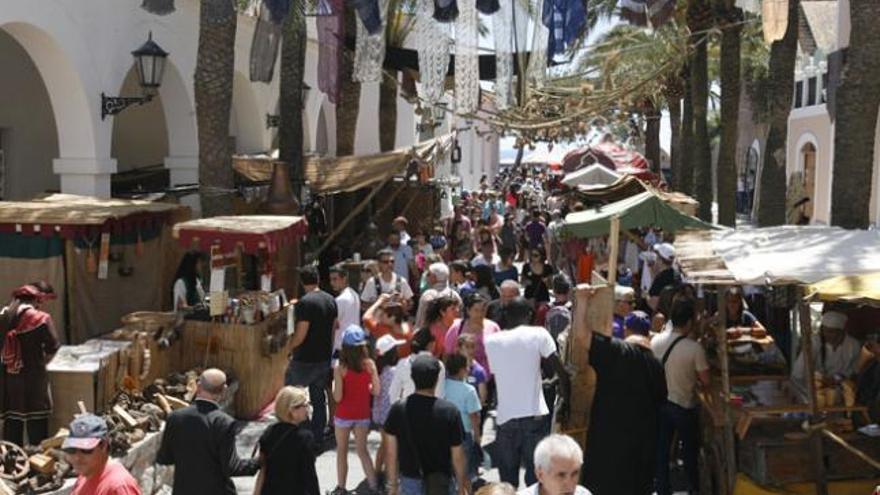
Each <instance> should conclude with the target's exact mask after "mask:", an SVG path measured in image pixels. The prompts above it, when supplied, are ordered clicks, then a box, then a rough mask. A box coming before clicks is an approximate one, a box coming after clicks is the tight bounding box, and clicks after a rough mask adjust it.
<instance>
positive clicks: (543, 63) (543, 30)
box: [526, 0, 550, 88]
mask: <svg viewBox="0 0 880 495" xmlns="http://www.w3.org/2000/svg"><path fill="white" fill-rule="evenodd" d="M531 5H532V9H531V16H530V17H531V19H530V21H531V23H532V53H531V56H530V57H529V65H528V68H527V69H526V77H527V79H528V81H529V82H531V83H533V84H534V85H535V86H537V87H539V88H540V87H542V86H544V81H545V80H546V78H547V40H548V38H549V37H550V31H549V30H548V29H547V26H545V25H544V23H543V22H541V13H542V12H543V11H544V0H532V2H531Z"/></svg>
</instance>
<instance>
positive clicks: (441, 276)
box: [416, 262, 461, 328]
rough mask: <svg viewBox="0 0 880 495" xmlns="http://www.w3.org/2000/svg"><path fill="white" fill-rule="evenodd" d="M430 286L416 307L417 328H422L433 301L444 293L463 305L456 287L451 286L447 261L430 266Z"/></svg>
mask: <svg viewBox="0 0 880 495" xmlns="http://www.w3.org/2000/svg"><path fill="white" fill-rule="evenodd" d="M427 277H428V286H429V287H430V288H429V289H427V290H426V291H425V292H422V295H421V297H419V307H418V309H416V328H422V327H423V326H425V324H426V323H427V321H425V320H426V316H427V314H428V307H429V306H430V305H431V301H433V300H434V299H437V298H438V297H440V296H443V295H449V296H452V297H454V298H455V299H456V300H457V301H458V305H459V306H461V296H459V295H458V292H455V289H453V288H452V287H450V286H449V266H447V265H446V263H442V262H438V263H432V264H431V265H430V266H428V276H427Z"/></svg>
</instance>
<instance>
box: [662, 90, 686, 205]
mask: <svg viewBox="0 0 880 495" xmlns="http://www.w3.org/2000/svg"><path fill="white" fill-rule="evenodd" d="M684 90H685V88H684V80H683V79H682V77H681V75H680V74H673V75H671V76H669V77H667V78H666V81H665V82H664V90H663V98H664V99H666V105H667V108H668V109H669V129H670V139H669V162H670V163H669V164H670V166H671V167H672V187H673V189H675V190H676V191H682V190H683V188H682V185H681V177H682V172H683V170H682V163H683V162H684V160H683V159H682V153H683V151H682V147H681V144H682V143H681V132H682V131H681V127H682V122H681V117H682V115H681V98H682V96H684Z"/></svg>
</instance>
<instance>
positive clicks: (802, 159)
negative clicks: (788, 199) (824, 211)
mask: <svg viewBox="0 0 880 495" xmlns="http://www.w3.org/2000/svg"><path fill="white" fill-rule="evenodd" d="M795 153H797V159H796V160H795V169H794V171H795V172H797V173H800V174H801V177H802V181H803V192H804V195H806V197H808V198H810V202H809V204H807V205H806V206H805V209H806V211H807V212H809V216H810V218H813V217H814V216H815V207H816V201H817V198H816V191H817V187H816V184H817V181H816V166H817V163H816V159H817V157H818V153H819V140H818V139H817V138H816V136H815V135H814V134H813V133H811V132H805V133H804V134H801V136H800V137H799V138H798V141H797V146H796V147H795Z"/></svg>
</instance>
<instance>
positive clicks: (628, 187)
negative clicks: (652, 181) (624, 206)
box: [575, 175, 700, 216]
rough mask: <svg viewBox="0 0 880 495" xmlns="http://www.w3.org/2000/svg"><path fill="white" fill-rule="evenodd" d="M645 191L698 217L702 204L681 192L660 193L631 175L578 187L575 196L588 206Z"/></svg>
mask: <svg viewBox="0 0 880 495" xmlns="http://www.w3.org/2000/svg"><path fill="white" fill-rule="evenodd" d="M645 191H650V192H653V193H654V194H656V195H657V196H659V197H660V198H661V199H662V200H663V201H665V202H666V203H668V204H669V205H670V206H672V207H674V208H675V209H677V210H678V211H680V212H682V213H684V214H685V215H690V216H696V214H697V208H698V207H699V206H700V203H699V202H698V201H697V200H695V199H694V198H692V197H690V196H688V195H687V194H683V193H679V192H667V191H659V190H657V189H654V188H653V187H651V186H649V185H647V184H645V183H644V182H642V181H640V180H639V179H638V178H636V177H633V176H631V175H624V176H623V177H621V178H620V179H618V180H617V181H616V182H614V183H613V184H610V185H607V186H603V187H596V188H585V187H582V186H578V187H577V189H576V190H575V194H577V195H578V197H580V198H581V200H582V201H584V202H585V203H586V204H588V205H596V204H606V203H614V202H617V201H620V200H623V199H626V198H629V197H632V196H635V195H637V194H641V193H643V192H645Z"/></svg>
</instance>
